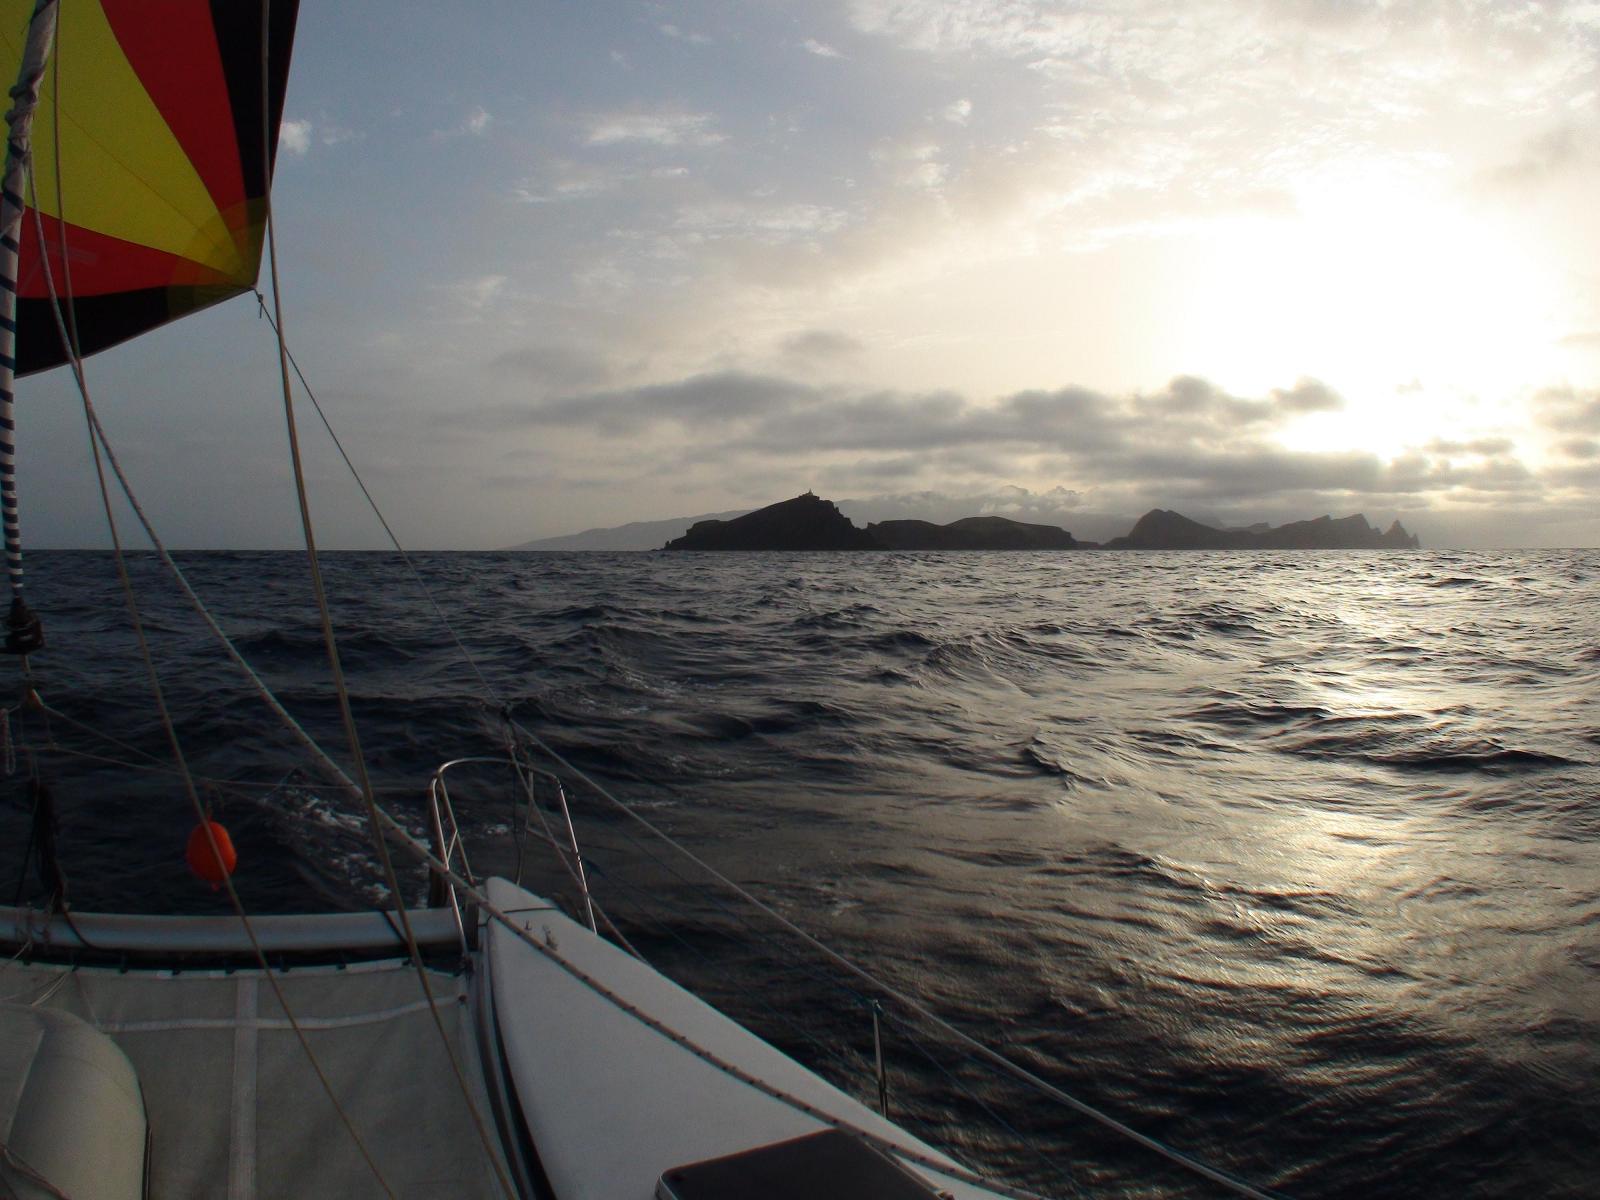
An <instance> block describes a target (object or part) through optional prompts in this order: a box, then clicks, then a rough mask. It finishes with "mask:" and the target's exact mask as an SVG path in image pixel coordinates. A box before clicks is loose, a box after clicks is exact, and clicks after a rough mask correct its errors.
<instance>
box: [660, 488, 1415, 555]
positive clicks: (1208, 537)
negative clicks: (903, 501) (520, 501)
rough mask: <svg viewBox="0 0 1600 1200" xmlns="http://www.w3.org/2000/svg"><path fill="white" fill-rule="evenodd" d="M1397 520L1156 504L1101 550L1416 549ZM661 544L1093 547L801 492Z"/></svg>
mask: <svg viewBox="0 0 1600 1200" xmlns="http://www.w3.org/2000/svg"><path fill="white" fill-rule="evenodd" d="M1418 546H1419V543H1418V541H1417V538H1416V535H1415V534H1411V533H1407V532H1406V530H1405V527H1404V526H1402V525H1401V524H1400V522H1399V521H1395V522H1394V523H1393V524H1392V525H1390V526H1389V528H1388V529H1387V530H1385V531H1383V532H1381V533H1380V532H1379V531H1378V530H1377V529H1375V528H1373V527H1372V526H1371V525H1369V524H1367V519H1366V517H1365V516H1363V515H1361V514H1360V513H1357V514H1355V515H1354V516H1349V517H1341V518H1339V519H1338V520H1335V519H1334V518H1333V517H1318V518H1317V519H1316V520H1314V521H1291V522H1290V523H1289V524H1287V525H1279V526H1277V527H1273V526H1271V525H1265V524H1262V525H1252V526H1250V527H1249V528H1248V529H1216V528H1213V527H1212V526H1210V525H1202V524H1200V522H1198V521H1191V520H1190V519H1189V518H1188V517H1186V516H1184V515H1183V514H1182V513H1176V512H1172V511H1170V510H1168V509H1161V508H1155V509H1151V510H1150V511H1149V512H1147V513H1145V515H1144V516H1142V517H1140V518H1139V520H1138V521H1137V522H1136V523H1135V524H1134V527H1133V528H1132V529H1131V530H1130V531H1129V532H1128V533H1127V534H1126V535H1125V536H1123V537H1119V538H1113V539H1112V540H1111V541H1109V542H1107V543H1105V546H1104V549H1107V550H1415V549H1417V548H1418ZM663 548H664V549H667V550H1095V549H1100V548H1101V547H1100V545H1099V543H1096V542H1080V541H1078V540H1077V539H1076V538H1074V537H1073V536H1072V534H1070V533H1068V532H1067V531H1066V530H1065V529H1061V528H1059V527H1058V526H1055V525H1030V524H1027V523H1025V522H1022V521H1013V520H1011V519H1009V518H1008V517H997V516H986V517H965V518H963V519H962V520H959V521H952V522H950V523H949V524H948V525H935V524H933V523H932V522H930V521H880V522H877V523H875V524H869V525H868V526H867V527H866V528H865V529H858V528H857V527H856V526H855V525H854V524H852V523H851V521H850V519H849V518H848V517H846V516H845V515H844V514H843V513H841V512H840V511H839V509H838V508H837V507H836V506H835V505H834V504H833V502H832V501H830V500H824V499H822V498H821V497H819V496H815V495H813V494H812V493H810V492H807V493H806V494H805V495H803V496H796V497H795V498H794V499H793V500H784V501H781V502H780V503H778V504H769V505H768V506H767V507H766V508H760V509H757V510H756V511H755V512H751V513H746V514H744V515H743V516H741V517H734V518H732V519H730V520H717V519H710V520H703V521H696V522H695V523H694V524H693V525H691V526H690V527H689V531H688V532H687V533H685V534H684V535H683V536H682V537H679V538H674V539H672V540H671V541H670V542H668V543H667V544H666V546H665V547H663Z"/></svg>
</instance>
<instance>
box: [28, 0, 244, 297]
mask: <svg viewBox="0 0 1600 1200" xmlns="http://www.w3.org/2000/svg"><path fill="white" fill-rule="evenodd" d="M10 7H17V6H16V5H11V6H10ZM23 7H30V8H31V4H27V5H23ZM160 7H161V6H156V7H155V10H154V11H156V12H159V10H160ZM58 83H59V87H60V89H61V103H60V104H59V105H57V103H56V98H55V93H54V89H55V87H56V86H57V85H58ZM58 112H59V113H60V119H61V130H60V139H59V143H58V141H57V135H56V114H57V113H58ZM58 144H59V146H60V155H61V162H60V171H61V188H62V192H63V193H64V197H65V209H66V212H65V216H66V219H67V220H68V221H69V222H70V223H71V224H73V225H77V226H80V227H81V228H84V229H88V230H91V231H93V232H95V233H100V234H104V235H106V236H107V237H113V238H117V239H119V240H121V241H124V242H131V243H134V244H135V245H139V246H148V247H150V248H151V249H155V250H163V251H166V252H167V253H169V254H173V255H176V256H178V257H179V258H183V259H188V260H189V261H191V262H195V263H198V264H201V265H202V266H205V267H209V268H211V269H212V270H214V271H216V272H217V273H218V274H220V275H221V276H223V277H225V278H227V279H234V280H238V281H239V282H240V283H242V284H245V285H248V284H249V283H251V282H253V281H254V279H255V263H254V262H246V261H245V260H244V259H243V258H242V257H241V255H240V253H239V247H238V245H237V243H236V242H235V241H234V238H233V235H232V233H231V231H230V230H229V228H228V225H227V222H226V221H225V220H224V218H223V216H222V214H221V213H220V212H218V211H217V206H216V203H215V202H214V201H213V199H212V197H211V194H210V192H209V191H208V190H207V189H206V185H205V183H204V182H203V181H202V180H201V178H200V175H199V172H197V171H196V170H195V168H194V166H193V165H192V164H191V163H190V161H189V156H188V154H187V153H185V151H184V149H183V147H182V146H181V145H180V144H179V143H178V139H177V137H176V136H175V135H174V134H173V132H172V128H171V126H170V125H169V124H168V123H167V119H166V118H165V117H164V116H163V115H162V114H161V112H160V110H159V109H158V108H157V107H156V105H155V101H154V100H153V99H152V97H151V95H150V93H149V91H148V90H146V88H145V86H144V84H143V83H142V82H141V81H140V79H139V77H138V75H137V74H135V73H134V70H133V67H132V66H131V65H130V64H129V62H128V59H127V56H126V55H125V54H124V53H123V52H122V47H121V45H120V44H119V43H118V41H117V38H116V36H115V35H114V34H113V32H112V30H111V26H110V23H109V22H108V21H107V19H106V14H105V10H104V9H103V8H102V7H101V6H100V5H99V4H98V3H92V2H91V3H85V2H84V0H75V2H74V3H69V4H63V5H62V6H61V16H60V20H59V23H58V25H57V31H56V49H55V61H54V64H53V65H52V67H51V69H50V70H49V71H47V72H46V74H45V77H44V80H43V86H42V87H41V89H40V97H39V108H38V111H37V113H36V115H35V117H34V126H33V157H34V187H35V189H36V191H37V194H38V202H39V208H40V211H42V212H44V213H46V214H47V215H49V216H53V217H60V216H62V215H63V214H62V209H63V203H62V199H63V198H62V197H61V196H58V195H57V193H56V162H55V154H56V147H57V145H58Z"/></svg>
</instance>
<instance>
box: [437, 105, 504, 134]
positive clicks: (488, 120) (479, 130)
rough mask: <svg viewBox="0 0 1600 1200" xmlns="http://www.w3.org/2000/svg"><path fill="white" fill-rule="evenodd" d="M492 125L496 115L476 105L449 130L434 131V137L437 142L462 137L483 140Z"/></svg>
mask: <svg viewBox="0 0 1600 1200" xmlns="http://www.w3.org/2000/svg"><path fill="white" fill-rule="evenodd" d="M492 124H494V114H493V113H491V112H490V111H489V110H488V109H486V108H484V107H483V106H482V105H481V104H475V105H473V106H472V107H471V108H469V109H468V110H467V112H466V115H464V116H463V117H462V118H461V120H460V121H459V122H458V123H456V124H455V125H453V126H451V127H450V128H449V129H436V130H434V132H433V137H434V139H435V140H436V141H443V140H445V139H448V138H462V137H469V138H481V137H485V136H487V134H488V132H489V126H491V125H492Z"/></svg>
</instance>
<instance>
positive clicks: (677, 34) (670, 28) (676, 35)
mask: <svg viewBox="0 0 1600 1200" xmlns="http://www.w3.org/2000/svg"><path fill="white" fill-rule="evenodd" d="M659 28H660V30H661V35H662V36H663V37H669V38H672V39H674V40H675V41H680V42H688V43H689V44H690V45H692V46H709V45H710V44H711V38H710V36H709V35H707V34H704V33H691V32H689V31H687V30H685V29H683V28H681V27H680V26H677V25H661V26H659Z"/></svg>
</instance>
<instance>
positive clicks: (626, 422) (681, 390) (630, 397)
mask: <svg viewBox="0 0 1600 1200" xmlns="http://www.w3.org/2000/svg"><path fill="white" fill-rule="evenodd" d="M819 397H820V393H818V392H817V391H816V389H813V388H810V387H807V386H805V385H803V384H797V383H791V382H789V381H787V380H782V379H777V378H773V377H770V376H761V375H749V374H746V373H743V372H739V371H726V372H720V373H715V374H706V375H696V376H692V377H690V378H688V379H684V380H680V381H678V382H676V383H664V384H648V385H645V386H643V387H637V388H630V389H627V390H623V391H610V392H593V393H589V394H585V395H579V396H573V397H568V398H565V399H562V400H558V401H555V402H553V403H549V404H542V405H527V406H519V407H516V408H509V409H508V408H501V409H488V408H485V409H484V410H482V411H481V412H480V413H479V414H476V415H474V416H472V417H469V418H466V419H467V420H469V421H471V422H472V423H474V424H480V425H482V426H484V427H491V428H502V429H510V428H519V427H520V428H530V427H535V426H545V425H548V426H567V427H571V428H590V429H593V430H596V431H598V432H601V433H604V434H606V435H608V436H613V437H616V436H623V435H631V434H634V433H638V432H639V431H641V430H643V429H645V428H648V427H650V426H659V425H662V424H669V423H670V424H676V425H679V426H681V427H682V428H683V429H684V430H686V431H688V432H705V431H711V432H718V431H720V430H721V429H723V428H726V427H727V424H728V423H729V422H740V421H743V420H747V419H751V418H757V417H760V416H762V415H763V414H769V413H772V412H776V411H782V410H785V409H789V408H792V407H796V406H804V405H807V404H811V403H815V402H816V401H817V400H818V399H819Z"/></svg>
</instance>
